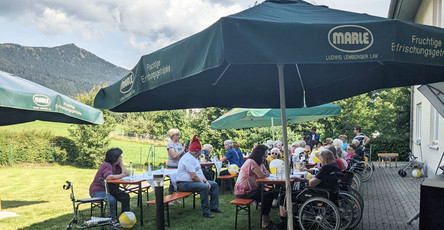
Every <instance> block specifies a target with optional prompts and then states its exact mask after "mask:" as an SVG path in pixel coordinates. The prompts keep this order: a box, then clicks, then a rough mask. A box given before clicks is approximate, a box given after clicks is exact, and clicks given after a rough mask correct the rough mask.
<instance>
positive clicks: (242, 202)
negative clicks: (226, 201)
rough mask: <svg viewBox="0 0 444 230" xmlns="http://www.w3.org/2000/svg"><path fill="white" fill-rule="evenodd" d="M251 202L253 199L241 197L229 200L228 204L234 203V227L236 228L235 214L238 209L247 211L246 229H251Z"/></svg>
mask: <svg viewBox="0 0 444 230" xmlns="http://www.w3.org/2000/svg"><path fill="white" fill-rule="evenodd" d="M252 202H253V199H242V198H236V199H234V200H232V201H230V204H233V205H236V218H235V219H234V229H237V214H238V212H239V211H240V210H244V211H247V213H248V229H249V230H251V224H250V204H251V203H252Z"/></svg>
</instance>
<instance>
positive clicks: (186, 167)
mask: <svg viewBox="0 0 444 230" xmlns="http://www.w3.org/2000/svg"><path fill="white" fill-rule="evenodd" d="M200 150H201V145H200V142H199V139H197V138H196V135H194V137H193V140H192V142H191V144H190V146H189V152H187V153H185V155H183V156H182V158H181V159H180V161H179V167H178V169H177V190H178V191H181V192H197V193H199V194H200V204H201V207H202V215H203V216H204V217H205V218H213V215H212V214H211V212H222V210H220V209H219V186H218V185H217V183H216V182H214V181H209V180H207V179H206V178H205V176H204V174H203V172H202V168H201V166H200V163H199V160H198V159H199V156H200ZM209 196H210V197H211V201H210V202H209V201H208V197H209Z"/></svg>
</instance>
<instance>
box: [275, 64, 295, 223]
mask: <svg viewBox="0 0 444 230" xmlns="http://www.w3.org/2000/svg"><path fill="white" fill-rule="evenodd" d="M277 67H278V73H279V97H280V102H281V121H282V141H283V145H284V146H283V147H284V154H285V157H284V168H285V194H286V199H287V218H288V220H287V223H288V225H287V229H293V205H292V204H293V203H292V201H291V184H290V168H289V165H288V164H289V161H288V158H289V157H288V140H287V114H286V107H287V106H286V104H285V88H284V65H283V64H278V65H277Z"/></svg>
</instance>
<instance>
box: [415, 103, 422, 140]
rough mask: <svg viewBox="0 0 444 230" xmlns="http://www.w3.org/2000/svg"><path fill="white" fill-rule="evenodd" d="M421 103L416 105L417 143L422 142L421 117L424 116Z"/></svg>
mask: <svg viewBox="0 0 444 230" xmlns="http://www.w3.org/2000/svg"><path fill="white" fill-rule="evenodd" d="M421 114H422V105H421V103H419V104H417V105H416V143H417V144H419V143H421V117H422V115H421Z"/></svg>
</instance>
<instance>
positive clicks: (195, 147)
mask: <svg viewBox="0 0 444 230" xmlns="http://www.w3.org/2000/svg"><path fill="white" fill-rule="evenodd" d="M188 150H190V152H200V150H202V146H201V145H200V141H199V139H197V137H196V135H194V136H193V140H192V141H191V144H190V147H188Z"/></svg>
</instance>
